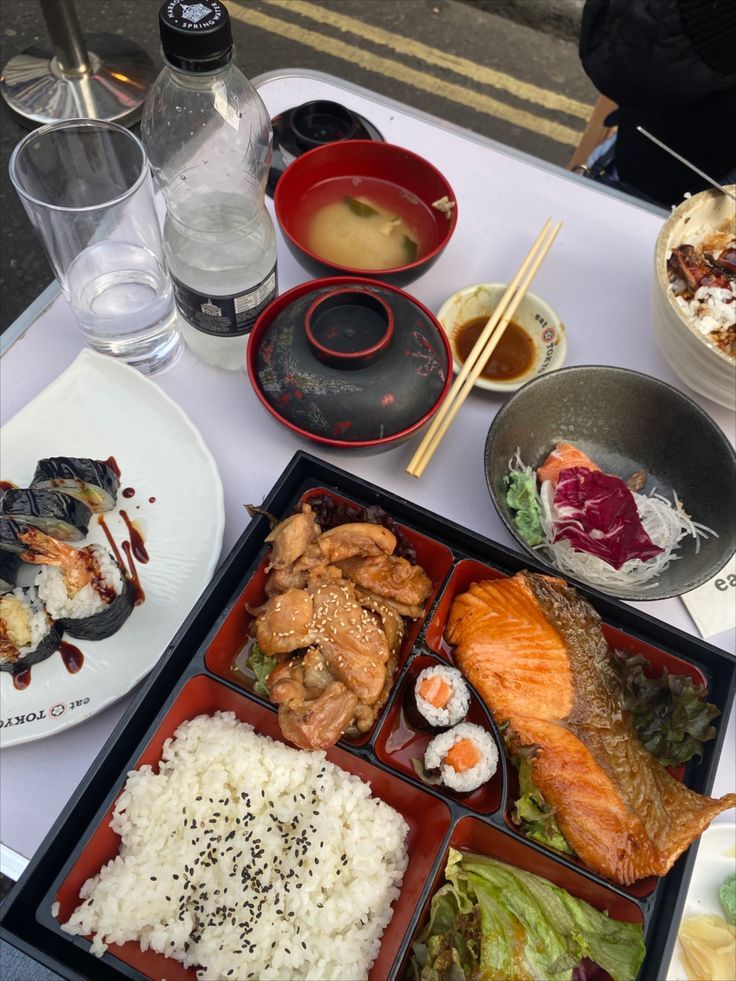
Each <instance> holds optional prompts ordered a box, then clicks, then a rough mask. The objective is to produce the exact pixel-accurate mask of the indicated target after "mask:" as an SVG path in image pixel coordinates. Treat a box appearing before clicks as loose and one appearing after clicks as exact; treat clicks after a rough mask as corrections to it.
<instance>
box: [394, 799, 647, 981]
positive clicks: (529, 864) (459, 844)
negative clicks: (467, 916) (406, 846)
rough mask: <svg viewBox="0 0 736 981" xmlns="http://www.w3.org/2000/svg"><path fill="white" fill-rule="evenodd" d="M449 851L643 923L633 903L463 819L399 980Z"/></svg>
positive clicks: (494, 830) (600, 979) (490, 829)
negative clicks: (534, 878) (519, 872)
mask: <svg viewBox="0 0 736 981" xmlns="http://www.w3.org/2000/svg"><path fill="white" fill-rule="evenodd" d="M450 848H455V849H457V850H458V851H468V852H477V853H478V854H481V855H486V856H487V857H488V858H494V859H496V860H498V861H500V862H505V863H506V864H507V865H513V866H516V867H517V868H519V869H523V870H524V871H525V872H531V873H533V874H534V875H538V876H541V877H542V878H544V879H548V880H549V881H550V882H551V883H553V884H554V885H556V886H558V887H559V888H560V889H565V890H567V892H569V893H570V895H571V896H574V897H575V898H576V899H582V900H583V901H584V902H586V903H590V905H591V906H594V907H595V908H596V909H598V910H600V911H601V912H606V913H608V915H609V916H610V917H611V918H612V919H616V920H621V921H622V922H624V923H643V922H644V915H643V913H642V911H641V909H640V908H639V906H638V905H637V904H636V903H635V902H634V901H633V900H630V899H626V898H625V897H623V896H620V895H619V894H618V893H616V892H614V891H613V890H612V889H608V888H607V887H606V886H604V885H601V884H599V883H597V882H592V881H591V880H590V879H588V878H586V877H585V876H584V875H581V874H580V873H579V872H576V871H575V870H574V869H569V868H567V867H566V866H565V865H563V864H562V863H561V862H558V861H556V860H555V859H554V858H551V857H547V856H546V855H541V854H539V852H537V851H535V850H534V849H533V848H531V847H530V846H529V845H526V844H525V843H524V842H523V841H521V840H520V839H518V838H513V837H511V836H510V835H508V834H505V833H504V832H503V831H500V830H499V829H498V828H494V827H492V826H491V825H489V824H485V823H484V822H482V821H479V820H478V819H477V818H474V817H470V816H469V817H464V818H462V819H461V820H460V821H458V823H457V824H456V825H455V828H454V829H453V832H452V836H451V838H450V841H449V845H448V848H447V849H446V850H445V854H444V858H443V861H442V863H441V864H440V867H439V868H438V870H437V874H436V876H435V879H434V883H433V885H432V891H431V893H430V894H429V896H428V897H427V900H426V902H425V904H424V908H423V910H422V915H421V916H420V917H419V919H418V920H417V925H416V928H415V930H414V933H413V935H412V938H411V943H409V944H408V946H407V949H406V953H405V956H404V961H403V963H402V965H401V970H400V971H399V977H401V976H402V974H403V973H404V972H405V970H406V968H407V966H408V963H409V958H410V956H411V948H412V944H413V943H414V942H415V941H416V939H417V938H418V937H419V935H420V934H421V932H422V930H423V929H424V927H425V926H426V924H427V920H428V918H429V909H430V905H431V901H432V897H433V896H434V894H435V893H436V892H437V890H438V889H439V887H440V886H441V885H442V884H443V882H444V875H445V866H446V865H447V857H448V854H449V849H450ZM593 977H594V978H595V981H603V979H607V978H608V977H609V975H608V974H606V972H605V971H603V970H602V969H599V971H598V972H597V973H596V974H595V975H593Z"/></svg>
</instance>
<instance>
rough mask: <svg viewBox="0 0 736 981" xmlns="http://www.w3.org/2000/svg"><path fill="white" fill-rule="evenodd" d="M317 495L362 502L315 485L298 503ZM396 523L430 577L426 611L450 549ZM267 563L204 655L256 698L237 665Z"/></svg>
mask: <svg viewBox="0 0 736 981" xmlns="http://www.w3.org/2000/svg"><path fill="white" fill-rule="evenodd" d="M317 495H327V496H329V497H331V498H334V500H335V501H339V502H341V503H345V504H349V505H352V506H355V507H362V505H355V504H354V502H353V501H350V500H348V499H347V498H344V497H341V496H340V495H339V494H335V493H334V492H333V491H330V490H327V489H326V488H324V487H316V488H314V489H313V490H310V491H308V492H307V493H306V494H303V495H302V497H301V499H300V501H299V503H300V504H302V503H304V502H305V501H308V500H309V499H310V498H313V497H316V496H317ZM397 525H398V527H399V528H400V529H401V531H402V532H403V533H404V534H405V535H406V537H407V538H408V539H409V540H410V542H411V544H412V545H413V547H414V549H415V550H416V553H417V562H418V563H419V565H421V566H422V568H423V569H424V570H425V572H426V573H427V575H428V576H429V578H430V579H431V580H432V592H431V594H430V596H429V597H428V598H427V601H426V603H425V611H426V610H429V609H431V606H432V603H433V602H434V600H435V597H436V596H437V592H438V590H439V589H440V587H441V585H442V583H443V582H444V580H445V577H446V576H447V573H448V572H449V571H450V569H451V568H452V561H453V558H452V552H451V551H450V549H449V548H447V546H445V545H442V544H440V542H437V541H435V540H434V539H432V538H427V536H426V535H422V534H420V532H418V531H414V530H413V529H411V528H407V527H406V526H404V525H401V524H399V523H398V522H397ZM267 563H268V555H265V556H264V557H263V559H262V560H261V562H260V563H259V565H258V567H257V569H256V571H255V572H254V574H253V576H252V577H251V578H250V580H249V581H248V584H247V585H246V587H245V588H244V589H243V591H242V593H241V594H240V596H239V597H238V598H237V600H236V601H235V603H234V605H233V607H232V609H231V610H230V612H229V613H228V615H227V617H226V618H225V620H224V622H223V624H222V626H221V627H220V629H219V630H218V632H217V634H216V635H215V637H214V639H213V640H212V642H211V644H210V646H209V648H208V650H207V653H206V655H205V663H206V665H207V667H208V668H209V670H210V671H212V673H213V674H216V675H219V677H221V678H225V679H226V680H227V681H231V682H234V683H236V684H238V685H240V686H241V687H242V688H245V689H247V690H248V691H249V692H251V693H252V694H254V695H255V697H256V698H261V697H262V696H260V695H257V694H255V692H254V690H253V685H254V679H253V677H252V675H251V674H250V672H249V671H247V670H246V671H243V670H239V667H238V664H240V665H243V664H244V662H245V659H246V658H247V652H248V650H249V648H250V645H251V643H252V641H251V639H250V637H249V635H248V632H249V629H250V624H251V621H252V619H253V618H252V616H251V615H250V614H249V613H248V612H247V610H246V607H250V608H255V607H258V606H260V605H261V604H262V603H264V602H265V600H266V593H265V582H266V565H267ZM422 623H423V617H420V618H419V619H418V620H414V621H413V622H411V623H410V624H409V625H408V628H407V631H406V636H405V637H404V640H403V642H402V645H401V650H400V652H399V657H398V664H397V668H396V674H397V676H398V673H399V671H400V670H401V668H402V666H403V664H404V662H405V661H406V658H407V656H408V654H409V651H410V650H411V648H412V645H413V644H414V641H415V640H416V638H417V635H418V633H419V631H420V630H421V627H422ZM264 701H267V699H264ZM374 728H375V726H373V727H371V729H370V730H369V731H368V732H367V733H365V734H364V735H362V736H357V737H344V741H345V742H347V743H349V744H350V745H354V746H362V745H364V744H365V743H367V742H368V740H369V739H370V738H371V734H372V732H373V731H374Z"/></svg>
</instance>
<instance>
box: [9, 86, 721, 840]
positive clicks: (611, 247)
mask: <svg viewBox="0 0 736 981" xmlns="http://www.w3.org/2000/svg"><path fill="white" fill-rule="evenodd" d="M259 90H260V93H261V95H262V97H263V99H264V101H265V103H266V106H267V108H268V110H269V112H270V114H271V115H272V116H273V115H275V114H276V113H278V112H280V111H282V110H284V109H287V108H289V107H291V106H293V105H296V104H299V103H301V102H306V101H309V100H311V99H331V100H333V101H338V102H342V103H344V104H345V105H347V106H349V107H350V108H351V109H353V110H355V111H357V112H358V113H360V114H362V115H364V116H366V117H367V118H369V119H370V120H371V121H372V122H373V123H375V124H376V125H377V126H378V127H379V128H380V130H381V131H382V132H383V134H384V136H385V137H386V139H387V140H389V141H390V142H393V143H398V144H401V145H404V146H407V147H409V148H411V149H412V150H415V151H416V152H418V153H420V154H421V155H422V156H424V157H427V158H428V159H429V160H431V161H433V162H434V163H435V164H437V165H438V166H439V167H440V168H441V169H442V171H443V173H444V174H445V176H446V177H447V179H448V180H449V182H450V184H451V185H452V187H453V188H454V190H455V192H456V194H457V200H458V216H459V221H458V226H457V231H456V233H455V235H454V237H453V239H452V241H451V242H450V244H449V246H448V248H447V250H446V252H445V253H444V255H443V256H442V257H441V259H440V260H439V262H438V263H437V264H436V265H435V266H434V267H433V268H432V269H431V270H430V271H429V272H428V273H427V274H426V275H425V276H423V277H422V278H421V279H419V280H417V281H416V282H415V283H413V284H412V285H411V287H410V291H411V292H412V293H414V294H415V295H416V296H417V297H418V298H419V299H420V300H421V301H423V302H424V303H425V304H426V305H427V306H429V307H430V308H431V309H433V310H437V309H439V307H440V305H441V303H442V301H443V300H444V299H446V297H447V296H449V294H450V293H452V292H453V291H454V290H456V289H458V288H459V287H462V286H466V285H470V284H473V283H479V282H484V281H489V280H494V281H502V282H503V281H506V282H508V280H509V279H510V278H511V276H512V275H513V273H514V272H515V270H516V267H517V266H518V264H519V262H520V260H521V258H522V257H523V256H524V255H525V253H526V251H527V248H528V246H529V244H530V243H531V241H532V239H533V238H534V236H535V235H536V233H537V231H538V230H539V228H540V227H541V226H542V224H543V222H544V220H545V219H546V218H547V217H548V216H552V217H553V218H555V219H558V218H561V219H563V220H564V223H565V224H564V227H563V229H562V232H561V233H560V235H559V238H558V240H557V242H556V244H555V246H554V248H553V249H552V251H551V253H550V255H549V257H548V259H547V260H546V262H545V264H544V265H543V267H542V269H541V271H540V273H539V275H538V276H537V278H536V280H535V282H534V285H533V290H534V292H536V293H538V294H539V295H540V296H542V297H544V298H545V299H546V300H547V302H548V303H550V304H551V306H552V307H553V308H554V309H555V310H556V311H557V312H558V314H559V315H560V317H561V318H562V320H563V321H564V323H565V324H566V326H567V329H568V335H569V345H570V346H569V354H568V362H567V363H568V364H571V365H573V364H591V363H593V364H601V363H602V364H610V365H619V366H622V367H629V368H635V369H637V370H639V371H644V372H646V373H648V374H651V375H655V376H656V377H658V378H661V379H663V380H664V381H667V382H669V383H670V384H672V385H675V386H676V387H678V388H681V389H683V390H684V391H686V392H687V394H688V395H690V396H691V397H692V398H694V399H695V400H696V401H698V402H699V403H700V404H701V405H702V406H703V408H704V409H705V410H706V411H707V412H709V413H710V415H711V416H712V417H713V419H714V420H715V421H716V422H717V423H718V425H719V426H720V427H721V428H722V429H723V430H724V432H725V433H726V434H727V436H728V437H729V438H730V439H731V440H733V439H734V422H735V419H734V416H733V414H732V413H730V412H729V411H728V410H727V409H724V408H721V407H720V406H717V405H715V404H714V403H712V402H709V401H708V400H706V399H702V398H700V397H699V396H697V395H693V393H692V392H690V391H689V390H688V389H685V388H684V386H683V385H682V383H681V382H680V381H679V380H678V378H677V377H676V376H675V375H673V373H672V372H671V371H670V369H669V367H668V365H667V363H666V361H665V360H664V358H663V356H662V354H661V353H660V351H659V348H658V347H657V345H656V343H655V340H654V336H653V334H652V330H651V327H650V317H649V303H650V300H649V293H650V288H651V281H652V256H653V253H654V242H655V239H656V236H657V233H658V231H659V228H660V226H661V223H662V217H661V215H658V214H656V213H653V212H652V211H651V210H648V209H646V208H643V207H640V206H638V205H637V204H636V203H634V202H631V201H630V200H629V199H627V198H624V197H619V196H616V195H613V194H611V193H607V192H605V191H602V190H600V189H598V188H597V187H596V186H595V185H593V184H591V183H590V182H587V181H583V180H582V179H575V178H571V176H570V175H569V174H567V173H566V172H564V171H560V170H558V169H557V168H552V167H550V166H549V165H546V164H542V163H541V162H539V163H535V162H534V161H532V160H531V158H528V159H526V158H524V157H522V156H520V155H519V154H517V153H515V152H514V151H510V150H509V151H506V150H505V149H504V148H502V147H500V146H498V145H497V144H491V143H490V142H489V141H487V140H484V139H482V138H481V137H477V136H475V135H473V134H470V133H468V132H467V131H465V130H460V129H458V128H456V127H453V126H452V125H451V124H448V123H445V122H443V121H441V120H438V119H434V118H432V117H429V116H426V115H424V114H421V113H418V112H416V111H415V110H410V109H407V108H406V107H403V106H400V105H399V104H398V103H393V102H390V101H389V100H385V99H382V98H381V97H379V96H375V95H373V94H372V93H370V92H368V91H367V90H364V89H358V88H355V87H353V86H351V85H349V84H348V83H343V82H340V81H338V80H337V79H333V78H329V77H328V76H324V75H320V74H318V73H310V72H282V73H278V74H277V73H273V74H272V75H269V76H265V77H264V78H263V79H262V80H260V82H259ZM269 205H270V202H269ZM277 234H278V238H279V255H278V261H279V287H280V289H281V291H284V290H286V289H288V288H290V287H292V286H295V285H296V284H298V283H300V282H303V281H305V280H306V279H308V278H309V276H308V274H307V273H306V272H305V271H304V270H303V269H302V268H301V267H300V266H299V265H298V264H297V263H296V261H295V260H294V259H293V258H292V257H291V255H290V253H289V252H288V250H287V249H286V247H285V245H284V244H283V240H282V239H281V236H280V233H277ZM81 347H82V340H81V335H80V333H79V331H78V329H77V327H76V326H75V323H74V320H73V317H72V315H71V312H70V310H69V308H68V306H67V304H66V302H65V301H64V299H63V298H61V297H58V298H57V299H56V300H55V301H54V302H53V303H52V304H51V305H50V306H49V307H48V308H47V309H46V310H45V311H44V312H43V313H42V314H41V315H40V316H39V317H38V318H37V319H36V320H35V321H34V323H33V325H32V326H31V327H30V329H29V330H28V331H27V332H26V333H25V334H24V335H23V337H22V338H21V339H20V340H18V341H17V342H16V343H15V344H13V345H12V347H11V348H10V350H9V351H7V353H6V354H5V355H4V357H3V358H2V360H1V361H0V381H1V382H2V385H1V401H0V409H1V412H2V419H3V421H5V420H7V419H9V418H10V417H11V416H12V415H13V414H14V413H15V412H17V411H18V410H19V409H20V408H22V407H23V406H24V405H25V404H26V403H27V402H28V401H29V400H30V399H31V398H33V397H34V396H35V395H36V394H38V392H40V391H41V390H42V389H43V388H44V387H45V386H46V385H47V384H48V383H49V382H50V381H52V380H53V379H54V378H55V377H56V375H57V374H58V373H59V372H60V371H61V370H62V369H64V368H65V367H66V366H67V365H68V364H70V363H71V361H72V360H73V359H74V358H75V357H76V355H77V354H78V352H79V351H80V349H81ZM157 380H158V382H159V384H160V385H161V388H162V389H163V390H164V391H166V392H167V393H168V394H169V395H170V396H171V397H172V398H174V399H175V400H176V401H177V402H179V404H180V405H181V406H182V407H183V408H184V409H185V411H186V412H187V413H188V414H189V416H190V417H191V419H192V420H193V422H194V423H195V425H196V426H198V427H199V429H200V431H201V433H202V436H203V437H204V439H205V441H206V443H207V444H208V446H209V447H210V450H211V451H212V453H213V455H214V457H215V460H216V461H217V464H218V466H219V468H220V473H221V475H222V482H223V485H224V488H225V509H226V524H225V539H224V551H223V554H226V553H227V551H228V550H229V549H230V548H231V547H232V545H233V544H234V542H235V541H236V539H237V537H238V536H239V535H240V534H241V532H242V531H243V529H244V527H245V525H246V524H247V522H248V516H247V514H246V511H245V509H244V508H243V504H244V503H245V502H248V503H258V502H260V501H261V500H262V499H263V497H264V496H265V494H266V493H267V492H268V490H269V489H270V488H271V486H272V485H273V483H274V482H275V480H276V478H277V477H278V475H279V474H280V473H281V471H282V470H283V468H284V467H285V466H286V464H287V463H288V461H289V460H290V458H291V457H292V455H293V454H294V452H295V451H296V450H298V449H302V448H305V444H304V443H303V442H301V441H300V440H299V439H298V438H297V437H296V436H294V435H293V434H292V433H290V432H289V431H288V430H286V429H285V428H284V427H282V426H280V425H279V424H278V423H277V422H276V421H275V420H274V419H272V418H271V417H270V416H268V415H267V414H266V412H265V411H264V410H263V408H262V407H261V405H260V404H259V402H258V400H257V398H256V396H255V395H254V393H253V392H252V390H251V387H250V385H249V383H248V380H247V378H246V377H244V375H243V374H242V373H239V372H238V373H235V372H225V371H220V370H218V369H215V368H211V367H209V366H207V365H205V364H202V363H201V362H199V361H198V360H197V359H196V358H195V357H194V356H193V355H192V354H190V353H189V351H186V352H185V354H184V356H183V357H182V359H181V361H180V362H179V363H178V364H177V365H176V367H175V368H174V369H172V370H171V371H170V372H169V373H167V374H164V375H163V376H162V377H161V378H160V379H157ZM501 403H502V398H501V397H500V396H495V395H493V394H491V393H487V392H478V393H477V394H476V393H474V394H473V395H471V396H470V398H469V399H468V401H467V402H466V404H465V406H464V407H463V409H462V411H461V413H460V415H459V417H458V420H457V422H456V423H455V425H454V427H453V431H452V434H451V436H449V437H448V438H446V439H445V440H444V441H443V443H442V444H441V446H440V448H439V450H438V452H437V453H436V455H435V457H434V459H433V461H432V463H431V464H430V466H429V467H428V469H427V471H426V473H425V474H424V476H423V477H422V478H421V480H419V481H417V480H415V479H414V478H412V477H409V476H408V475H407V474H406V473H405V472H404V467H405V466H406V464H407V462H408V460H409V458H410V456H411V454H412V452H413V447H412V444H408V445H405V446H403V447H398V448H397V449H395V450H392V451H390V452H387V453H383V454H379V455H375V456H359V455H352V454H346V453H341V452H337V451H334V452H331V451H327V450H323V449H321V448H319V447H314V446H309V447H306V448H309V449H311V451H312V452H314V453H316V454H317V455H319V456H321V457H323V458H324V459H326V460H329V461H330V462H331V463H334V464H335V465H337V466H340V467H342V468H344V469H346V470H349V471H351V472H352V473H354V474H356V475H358V476H361V477H365V478H366V479H368V480H370V481H372V482H373V483H376V484H378V485H380V486H383V487H385V488H387V489H388V490H390V491H393V492H394V493H397V494H400V495H402V496H403V497H405V498H406V499H408V500H411V501H414V502H416V503H418V504H420V505H422V506H424V507H427V508H429V509H430V510H434V511H436V512H437V513H440V514H443V515H445V516H447V517H449V518H451V519H452V520H454V521H457V522H459V523H460V524H463V525H466V526H468V527H470V528H472V529H474V530H475V531H477V532H478V533H479V534H482V535H485V536H487V537H489V538H492V539H495V540H497V541H499V542H502V543H504V544H508V545H513V542H512V541H511V539H510V536H509V535H508V533H507V532H506V530H505V528H504V526H503V525H502V523H501V520H500V519H499V517H498V516H497V514H496V512H495V510H494V508H493V505H492V504H491V501H490V498H489V496H488V492H487V490H486V484H485V477H484V473H483V447H484V442H485V437H486V434H487V431H488V426H489V424H490V421H491V419H492V417H493V415H494V414H495V412H496V411H497V409H498V408H499V407H500V405H501ZM634 605H636V606H638V607H639V608H641V609H643V610H645V611H646V612H647V613H649V614H651V615H653V616H656V617H659V618H660V619H662V620H664V621H665V622H666V623H669V624H671V625H673V626H675V627H679V628H680V629H682V630H685V631H687V632H689V633H691V634H695V635H697V631H696V628H695V626H694V624H693V622H692V620H691V619H690V616H689V614H688V613H687V611H686V609H685V607H684V605H683V604H682V602H681V601H680V600H679V599H671V600H661V601H657V602H649V603H638V604H634ZM184 613H185V611H182V618H183V616H184ZM711 643H715V644H716V645H717V646H719V647H722V648H724V649H726V650H729V651H733V650H734V647H735V646H736V637H735V632H734V631H730V632H729V633H726V634H723V635H720V636H719V637H715V638H711ZM129 701H130V696H128V697H126V698H124V699H122V700H121V701H120V702H119V703H117V704H116V705H115V706H113V707H112V708H110V709H108V710H107V711H105V712H103V713H101V714H100V715H97V716H95V717H94V718H92V719H91V720H89V721H87V722H85V723H83V724H82V725H80V726H78V727H76V728H74V729H70V730H67V731H65V732H62V733H61V734H59V735H58V736H55V737H52V738H49V739H46V740H42V741H40V742H35V743H29V744H26V745H23V746H18V747H13V748H10V749H5V750H3V752H2V753H0V781H2V794H1V795H0V839H1V840H2V843H3V844H4V845H5V846H7V847H8V848H10V849H12V850H14V851H15V852H17V853H19V854H20V855H23V856H26V857H30V856H31V855H32V854H33V852H34V851H35V849H36V848H37V847H38V846H39V844H40V843H41V841H42V839H43V837H44V835H45V834H46V833H47V831H48V830H49V828H50V826H51V824H52V823H53V821H54V820H55V819H56V817H57V815H58V814H59V813H60V811H61V810H62V808H63V806H64V804H65V803H66V801H67V800H68V798H69V796H70V795H71V793H72V791H73V790H74V788H75V787H76V785H77V783H78V782H79V781H80V780H81V778H82V776H83V775H84V773H85V772H86V770H87V768H88V767H89V765H90V764H91V762H92V761H93V759H94V758H95V756H96V754H97V752H98V751H99V750H100V748H101V747H102V745H103V743H104V741H105V739H106V738H107V737H108V735H109V734H110V732H111V730H112V729H113V727H114V725H115V724H116V722H117V721H118V719H119V718H120V716H121V715H122V713H123V712H124V711H125V709H126V707H127V705H128V703H129ZM729 729H730V731H729V734H728V738H727V741H726V750H725V752H724V754H723V757H722V760H721V765H720V767H719V772H718V776H717V780H716V788H715V791H714V793H716V794H718V795H720V794H723V793H725V792H727V791H729V790H733V789H734V777H733V774H734V745H735V744H736V738H735V733H734V717H733V714H732V717H731V719H730V720H729Z"/></svg>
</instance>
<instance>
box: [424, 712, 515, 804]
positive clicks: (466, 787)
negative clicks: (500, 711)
mask: <svg viewBox="0 0 736 981" xmlns="http://www.w3.org/2000/svg"><path fill="white" fill-rule="evenodd" d="M424 766H425V769H426V770H427V771H428V772H429V773H438V774H439V777H440V781H441V782H442V784H443V785H444V786H445V787H447V788H448V789H449V790H455V791H458V793H463V794H468V793H471V792H472V791H473V790H477V789H478V787H481V786H482V785H483V784H484V783H487V782H488V781H489V780H490V779H491V777H492V776H493V774H494V773H495V772H496V769H497V767H498V748H497V746H496V741H495V739H494V738H493V736H492V735H491V734H490V733H488V732H486V730H485V729H483V728H482V726H476V725H473V723H471V722H462V723H461V724H460V725H458V726H455V727H454V728H453V729H450V730H449V732H443V733H441V734H440V735H439V736H435V738H434V739H433V740H432V742H431V743H430V744H429V746H427V749H426V751H425V753H424Z"/></svg>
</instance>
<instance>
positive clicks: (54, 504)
mask: <svg viewBox="0 0 736 981" xmlns="http://www.w3.org/2000/svg"><path fill="white" fill-rule="evenodd" d="M91 517H92V512H91V511H90V509H89V508H88V507H87V505H86V504H84V503H83V502H82V501H77V500H75V498H73V497H69V496H68V495H67V494H62V493H61V492H60V491H49V490H23V489H21V488H14V489H12V490H9V491H6V492H5V494H4V495H3V499H2V501H0V521H3V522H4V521H8V520H11V521H24V522H27V523H28V524H29V525H33V526H34V527H35V528H39V529H40V530H41V531H43V532H44V533H45V534H47V535H51V537H52V538H58V539H59V540H60V541H62V542H80V541H81V540H82V539H83V538H84V537H85V535H86V534H87V529H88V528H89V522H90V518H91Z"/></svg>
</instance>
